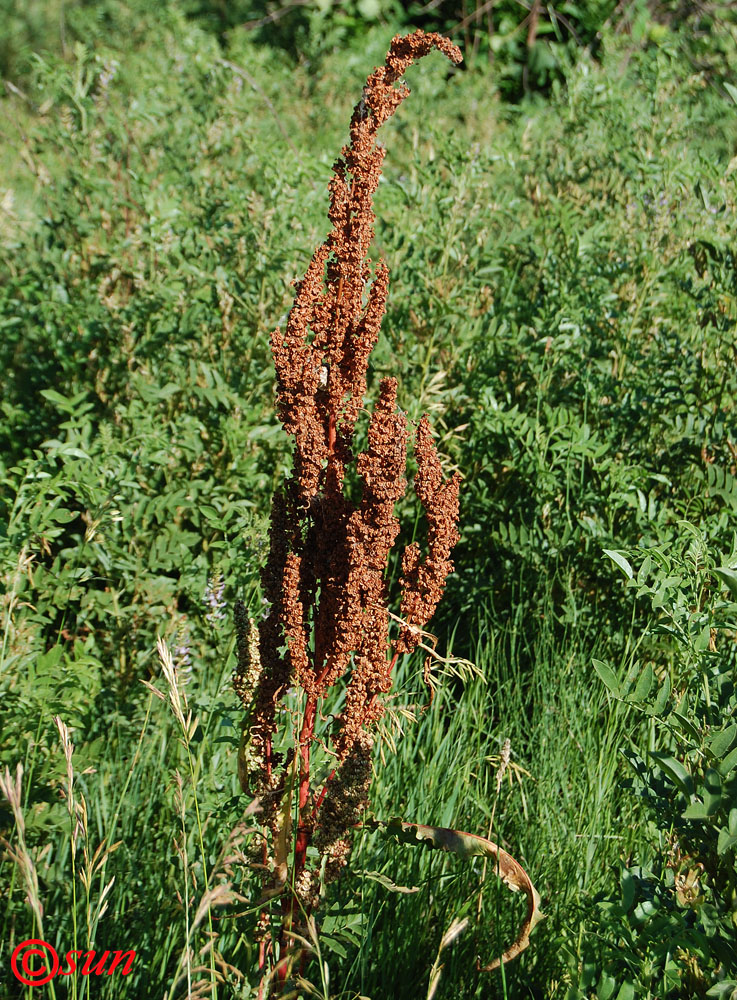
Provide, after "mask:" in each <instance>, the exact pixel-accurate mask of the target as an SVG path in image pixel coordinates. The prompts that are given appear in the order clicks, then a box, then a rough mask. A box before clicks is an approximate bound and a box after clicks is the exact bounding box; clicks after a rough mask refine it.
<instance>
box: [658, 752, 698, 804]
mask: <svg viewBox="0 0 737 1000" xmlns="http://www.w3.org/2000/svg"><path fill="white" fill-rule="evenodd" d="M649 756H650V758H651V759H652V760H654V761H655V763H656V764H657V765H658V767H659V768H660V770H661V771H663V773H664V774H667V775H668V777H669V778H670V779H671V781H673V782H674V783H675V784H676V785H677V786H678V787H679V788H680V789H681V791H682V792H684V793H685V794H686V795H691V794H693V779H692V778H691V775H690V774H689V773H688V771H687V770H686V768H685V767H684V766H683V764H682V763H681V762H680V761H679V760H676V758H675V757H672V756H671V755H670V754H667V753H663V752H662V751H659V750H651V751H650V753H649Z"/></svg>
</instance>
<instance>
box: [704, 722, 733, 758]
mask: <svg viewBox="0 0 737 1000" xmlns="http://www.w3.org/2000/svg"><path fill="white" fill-rule="evenodd" d="M735 738H737V722H733V723H731V725H729V726H725V727H724V729H722V730H721V731H720V732H718V733H714V735H713V736H711V737H710V738H709V739H708V740H707V743H706V746H707V748H708V750H709V752H710V753H711V754H712V755H713V756H714V757H717V758H720V757H724V756H725V754H726V753H727V751H728V750H729V749H731V747H732V744H733V743H734V741H735Z"/></svg>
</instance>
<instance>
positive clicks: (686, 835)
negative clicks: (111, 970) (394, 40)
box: [0, 0, 737, 1000]
mask: <svg viewBox="0 0 737 1000" xmlns="http://www.w3.org/2000/svg"><path fill="white" fill-rule="evenodd" d="M481 6H483V5H477V7H476V10H477V11H479V10H481ZM534 6H535V7H537V6H538V5H536V4H535V5H534ZM3 7H6V8H7V12H6V13H7V16H8V24H11V23H12V26H13V31H12V32H10V31H9V32H8V34H7V36H6V38H5V41H4V43H3V45H4V47H3V48H1V49H0V64H1V65H2V71H3V74H4V77H5V78H6V79H7V81H8V86H6V94H5V96H4V97H3V98H2V100H1V101H0V130H1V133H2V140H3V141H2V145H1V146H0V164H1V165H2V174H0V176H1V177H2V180H1V181H0V268H1V271H0V274H1V278H0V413H1V415H2V419H1V420H0V484H1V485H0V575H1V577H2V591H3V600H2V633H1V636H2V638H1V639H0V642H1V646H0V712H1V713H2V726H1V727H0V774H1V776H2V786H1V787H0V793H1V794H0V835H1V836H2V838H3V847H4V853H3V855H2V859H1V860H0V909H1V911H2V917H1V918H0V926H2V934H1V935H0V986H1V990H0V992H2V994H3V995H7V996H9V997H16V996H17V997H21V996H23V997H25V996H28V997H30V996H31V995H32V994H31V990H30V989H29V988H24V987H22V986H21V984H20V983H18V982H17V981H16V980H15V979H14V977H13V976H12V973H11V971H10V954H11V952H12V950H13V947H14V945H15V944H16V943H18V942H20V941H22V940H24V939H25V938H29V937H43V938H45V939H46V940H48V941H49V942H50V943H52V944H53V945H54V946H55V947H57V948H58V950H59V951H60V952H63V951H65V950H66V949H68V948H79V949H86V948H87V947H97V948H98V949H103V948H110V947H115V948H118V947H119V948H133V949H135V950H136V952H137V961H136V964H135V965H134V967H133V970H132V972H131V974H130V975H128V976H126V977H120V976H119V975H115V976H111V977H109V978H108V977H103V978H102V979H101V980H99V981H97V980H96V981H94V983H93V984H91V983H90V980H89V979H84V978H77V977H70V978H69V979H68V980H55V981H54V982H53V983H51V984H49V986H48V987H44V990H48V995H49V996H52V997H55V996H65V995H67V996H70V997H75V1000H76V998H80V1000H81V998H83V997H84V998H86V997H87V996H88V995H89V994H90V993H95V995H99V996H100V997H109V998H112V997H115V1000H128V998H138V997H142V996H148V995H151V994H152V993H153V992H155V993H156V995H159V993H160V994H161V995H163V996H165V997H166V998H167V1000H174V998H179V997H185V996H188V995H189V996H194V997H196V996H213V997H215V996H218V997H220V998H225V997H233V998H236V997H237V998H247V997H255V996H257V990H258V983H259V974H258V969H257V964H258V946H257V944H256V943H255V941H256V938H255V933H254V932H255V927H256V922H257V920H258V913H259V909H258V906H257V905H256V902H257V899H258V896H259V893H260V882H261V879H260V874H259V872H258V870H257V869H256V868H254V856H253V850H252V848H253V845H254V843H256V842H257V840H258V837H259V833H258V821H259V817H258V814H257V813H255V812H254V811H253V810H252V809H251V808H249V806H250V799H249V797H248V796H246V795H244V794H243V792H242V790H241V787H240V785H239V781H238V774H237V758H238V749H239V741H240V719H241V711H240V707H239V705H238V701H237V698H236V696H235V694H234V693H233V690H232V687H231V673H232V671H233V667H234V664H235V662H236V659H237V650H236V631H235V625H234V620H233V611H232V609H233V607H234V604H235V602H236V601H237V600H240V601H242V602H243V604H244V605H245V607H246V608H247V609H248V610H249V612H250V615H251V617H252V618H254V619H256V620H259V619H260V618H261V617H262V615H263V614H264V607H265V605H264V594H263V591H262V584H261V580H260V571H261V568H262V566H263V564H264V563H265V561H266V558H267V549H268V515H269V506H270V498H271V495H272V493H273V492H274V489H275V488H276V487H277V486H278V485H279V484H281V483H282V482H283V481H284V479H285V476H286V475H287V471H288V469H289V467H290V464H291V453H290V444H289V442H288V439H287V438H286V436H285V435H284V432H283V430H282V428H281V426H280V424H279V422H278V419H277V414H276V410H275V406H274V371H273V365H272V359H271V353H270V345H269V334H270V333H271V331H272V330H273V329H274V327H275V326H277V325H282V326H283V324H284V321H285V319H286V314H287V311H288V309H289V308H290V306H291V303H292V299H293V295H294V292H293V289H292V287H291V284H290V283H291V282H292V281H293V280H294V279H295V278H296V277H298V276H300V275H302V274H303V273H304V272H305V269H306V267H307V264H308V262H309V259H310V256H311V254H312V251H313V248H314V247H315V246H317V245H319V244H320V243H321V242H322V240H323V239H324V238H325V235H326V233H327V231H328V223H327V221H326V215H325V213H326V205H327V189H326V186H327V182H328V180H329V178H330V174H331V167H332V165H333V162H334V159H335V156H336V154H337V151H338V150H339V149H340V148H341V146H342V145H343V144H344V143H345V141H346V139H347V129H346V123H347V122H348V120H349V117H350V113H351V109H352V107H353V104H354V103H355V100H356V98H357V97H358V96H360V88H361V86H362V85H363V82H364V80H365V78H366V75H367V73H368V72H369V71H370V70H371V69H372V68H373V67H374V66H375V65H379V64H380V63H382V62H383V60H384V56H385V53H386V50H387V47H388V44H389V42H390V40H391V37H392V35H393V34H394V33H395V32H396V31H399V30H409V29H411V28H413V27H414V26H416V25H417V24H420V25H422V26H423V27H428V24H427V23H426V20H423V18H425V19H426V18H427V17H428V16H429V15H430V13H432V11H427V10H425V12H424V13H423V12H422V11H421V10H420V9H419V8H418V9H416V10H414V9H411V8H409V6H408V5H406V6H402V5H398V4H397V5H394V4H384V3H383V2H382V3H379V2H376V3H371V2H369V0H359V2H358V3H356V4H355V5H354V4H352V3H350V4H348V3H347V4H345V5H342V4H341V5H339V6H336V7H334V8H331V7H329V6H326V5H318V4H315V5H312V4H304V5H299V8H298V9H296V10H295V11H293V12H292V13H289V14H285V15H284V16H283V17H280V18H278V19H276V20H272V21H271V22H267V23H265V24H262V25H260V26H254V25H253V22H254V21H258V20H259V19H260V20H263V18H264V17H265V16H266V15H267V14H268V13H269V12H268V11H265V10H264V9H263V8H262V7H259V5H256V4H245V3H244V4H243V6H242V8H241V7H240V6H239V5H238V4H234V5H225V4H222V5H220V4H217V3H212V4H208V3H205V2H204V0H203V2H201V3H195V2H192V3H174V2H171V3H168V4H165V5H164V4H162V5H161V6H160V7H159V8H157V9H156V12H155V15H154V14H153V13H151V12H150V11H149V10H147V7H146V5H144V4H142V3H138V0H130V2H129V3H127V4H124V3H120V2H118V0H100V2H98V3H89V4H79V5H68V4H66V5H65V4H61V3H59V4H58V5H56V4H54V3H50V4H38V5H36V4H33V3H29V4H28V5H24V6H21V5H15V4H12V3H9V2H8V0H4V3H3V4H2V6H1V7H0V9H2V8H3ZM70 7H71V9H70ZM568 7H570V8H571V9H570V10H568V13H566V10H567V8H568ZM490 9H491V10H493V13H494V21H493V23H492V24H491V28H492V29H493V31H492V33H491V34H490V33H489V24H488V22H487V21H486V20H485V19H486V14H487V13H488V12H489V11H487V10H483V11H482V12H481V13H480V14H479V15H478V17H477V18H476V19H474V20H473V22H472V23H471V22H469V24H468V25H466V26H464V27H461V28H459V29H458V30H457V31H456V33H455V34H454V35H453V40H454V41H456V42H457V43H459V44H460V45H462V46H463V45H464V44H465V45H466V46H467V47H468V48H469V49H470V52H467V54H466V64H465V66H464V67H463V68H461V69H460V70H455V69H453V68H452V67H451V66H450V64H447V65H446V63H445V62H444V60H442V59H441V57H440V56H438V55H430V56H428V57H427V58H426V59H424V60H423V61H422V62H421V63H420V64H418V65H417V66H416V67H414V68H413V70H412V75H411V77H410V79H409V82H410V85H411V89H412V95H411V98H410V99H409V100H408V101H407V102H406V103H405V104H404V105H403V107H402V108H401V109H400V110H399V112H398V114H397V115H396V116H395V117H394V118H393V119H392V120H391V121H389V122H387V124H386V125H385V126H384V127H383V130H382V133H381V139H382V142H383V143H385V145H386V147H387V156H386V160H385V163H384V168H383V176H382V181H381V183H380V184H379V186H378V190H377V193H376V198H375V205H374V207H375V211H376V215H377V220H376V226H375V228H376V232H375V240H374V243H375V250H376V257H378V256H382V257H383V258H384V259H385V260H386V262H387V265H388V268H389V272H390V276H391V283H390V290H389V297H388V302H387V311H386V315H385V317H384V322H383V326H382V333H381V337H380V338H379V342H378V344H377V347H376V349H375V351H374V353H373V355H372V367H371V371H370V378H369V392H368V396H369V404H368V405H369V406H371V407H372V406H373V405H375V402H376V398H377V396H378V390H379V385H380V382H381V379H383V378H396V379H397V380H398V398H399V401H400V405H401V406H402V407H403V409H405V410H406V412H407V416H408V419H409V420H410V421H414V422H418V421H419V419H420V417H421V416H422V414H423V413H427V414H429V417H430V420H431V422H432V424H433V427H434V430H435V432H436V439H435V440H436V446H437V448H438V450H439V453H440V455H441V458H442V462H443V466H444V469H445V471H446V473H452V472H454V471H456V470H457V471H459V472H460V473H461V476H462V477H463V478H462V483H461V490H460V525H459V531H460V536H461V537H460V541H459V543H458V545H457V546H456V548H455V552H454V562H455V572H454V573H453V575H452V576H451V577H450V578H449V580H448V584H447V588H446V592H445V596H444V598H443V601H442V603H441V604H440V606H439V608H438V610H437V612H436V614H435V616H434V618H433V619H432V620H431V622H430V624H429V626H428V628H429V629H430V630H431V631H432V632H433V633H434V635H435V636H436V637H437V640H438V644H437V648H438V650H439V651H440V652H441V654H442V655H443V656H444V657H445V663H443V662H440V661H438V662H437V663H436V664H435V666H434V668H433V670H432V673H431V682H432V692H430V691H429V690H428V687H427V683H426V682H427V677H424V676H423V660H424V655H423V654H421V653H414V654H412V655H410V656H404V657H401V658H400V659H399V661H398V663H397V671H398V673H397V676H396V678H395V687H394V690H393V693H392V695H391V696H390V697H389V701H388V704H389V707H390V710H389V712H388V713H387V715H386V716H385V718H384V719H383V720H382V722H381V724H380V727H379V730H378V736H377V741H376V747H375V758H374V777H373V781H372V784H371V790H370V794H369V800H370V814H371V815H372V816H376V817H378V818H379V819H390V818H391V817H394V816H399V817H408V818H409V819H411V820H416V821H418V822H423V823H427V824H433V825H435V826H447V827H456V828H459V829H462V830H466V831H473V832H475V833H478V834H482V835H484V836H489V837H491V838H492V839H493V840H494V841H496V842H497V843H499V844H500V845H501V846H502V847H504V848H506V849H508V850H509V851H510V852H511V853H512V854H514V856H515V857H516V858H517V859H518V860H519V861H520V862H522V863H523V864H524V867H525V869H526V870H527V871H528V872H529V874H530V876H531V877H532V879H533V881H534V882H535V885H536V886H537V888H538V890H539V891H540V894H541V896H542V908H543V910H544V912H545V914H546V919H545V921H544V922H542V923H541V924H539V925H538V926H537V927H536V929H535V931H534V934H533V937H532V939H531V944H530V947H529V948H528V949H527V950H526V951H525V952H524V953H523V954H522V955H521V956H520V957H519V958H518V959H516V960H515V961H514V962H513V963H510V964H509V965H507V966H505V967H504V968H503V969H502V970H498V971H495V972H492V973H479V972H478V971H477V957H480V958H481V960H482V964H483V963H484V962H486V961H487V960H488V958H490V957H493V956H494V955H495V954H499V953H500V951H502V950H503V949H504V948H505V947H506V945H507V944H508V943H509V941H510V940H512V939H513V938H514V936H515V933H516V928H517V927H518V926H519V924H520V919H521V917H520V915H521V912H522V911H523V909H524V901H523V900H516V899H515V897H513V896H510V894H509V893H508V892H507V891H506V890H505V889H504V888H503V887H502V888H501V889H500V890H499V891H497V885H496V880H495V879H494V878H493V877H492V876H493V873H492V872H491V871H490V870H489V871H488V872H486V874H487V876H488V877H487V878H486V883H485V887H484V890H483V892H482V893H481V892H480V885H481V882H482V877H483V874H484V872H485V869H484V867H483V863H482V860H481V859H472V860H470V861H467V862H462V861H460V860H459V859H458V858H456V857H454V856H452V855H447V854H442V853H439V852H429V851H428V852H425V851H419V850H413V851H408V850H407V849H406V845H404V844H402V843H398V842H397V843H395V842H394V841H393V840H391V839H387V838H386V836H384V835H383V834H382V832H381V831H380V830H372V829H371V828H369V827H365V828H363V829H361V830H357V831H356V834H355V841H354V846H353V853H352V858H351V864H350V868H349V871H348V873H347V874H345V875H343V876H341V878H339V879H338V880H337V881H336V882H334V883H333V884H332V885H331V886H330V891H329V895H328V896H327V899H326V901H325V902H324V903H323V906H322V907H321V908H320V910H319V911H318V913H317V921H316V923H315V924H312V925H310V928H311V931H310V933H312V939H311V940H310V945H311V948H312V958H311V960H310V962H309V964H308V965H307V966H306V967H305V969H304V976H305V979H304V981H303V982H302V984H301V985H298V987H297V990H298V991H299V995H301V996H304V997H308V996H321V997H325V998H328V997H332V998H337V997H342V998H357V997H370V998H372V1000H384V998H390V997H392V998H394V997H396V998H397V1000H416V998H417V997H426V996H434V997H436V998H443V997H445V998H448V1000H450V998H453V1000H455V998H489V997H494V998H496V997H499V998H524V997H530V998H556V1000H558V998H559V1000H564V998H565V1000H584V998H586V1000H588V998H596V1000H635V998H637V1000H640V998H642V1000H675V998H692V997H706V996H708V997H718V998H723V1000H725V998H729V997H735V996H737V946H736V945H735V940H736V939H737V879H736V878H735V848H736V847H737V718H736V717H735V716H736V714H737V689H736V687H735V684H736V682H737V677H736V670H737V660H736V651H737V645H736V642H735V640H736V639H737V530H736V529H737V416H736V414H735V400H737V351H736V350H735V323H736V321H737V256H736V255H735V248H734V215H735V206H736V202H737V80H735V72H736V70H737V18H736V17H735V14H734V10H733V9H731V6H730V5H728V4H725V5H724V6H720V5H719V4H713V5H706V6H699V7H696V6H693V7H692V6H691V5H687V4H675V3H672V4H671V3H663V4H661V5H660V6H659V7H656V6H655V5H652V4H651V5H646V4H644V3H634V4H631V5H624V6H622V5H620V6H619V7H617V6H616V5H615V4H613V3H611V4H606V3H604V2H603V0H602V2H589V3H582V4H580V5H577V6H574V5H566V9H563V10H561V14H562V15H563V17H564V18H565V19H566V20H567V21H568V22H569V24H570V26H571V27H572V28H573V29H574V32H575V36H574V35H573V34H571V33H570V32H568V31H567V29H566V28H565V24H564V22H563V21H562V20H561V19H560V18H558V17H556V16H553V15H551V13H550V11H548V12H541V11H538V18H539V28H537V29H536V32H535V36H534V37H533V38H532V44H531V45H529V46H528V45H527V41H528V40H529V29H530V26H531V21H530V19H529V16H526V15H529V14H530V13H531V12H527V11H525V10H522V8H520V7H519V5H516V4H512V3H506V0H502V2H500V3H499V4H498V5H496V7H494V8H493V9H492V8H490ZM469 10H470V7H469ZM520 11H521V13H520ZM234 12H236V13H237V16H236V13H234ZM272 13H273V12H272ZM465 16H466V15H465V14H461V16H460V17H458V18H457V21H456V22H453V15H452V13H451V12H450V8H449V9H448V11H447V12H445V11H444V9H443V6H442V5H440V7H439V8H438V12H437V19H438V20H437V22H436V23H435V24H431V25H429V27H437V28H439V29H445V30H448V29H450V28H453V26H454V24H457V23H458V22H460V21H462V20H463V17H465ZM505 18H506V21H505ZM443 19H445V20H443ZM451 22H453V23H451ZM482 23H483V30H482ZM503 25H506V27H505V28H504V30H502V26H503ZM464 33H465V34H467V37H464ZM520 39H521V41H520ZM533 50H534V52H535V55H534V57H533V55H532V53H533ZM366 426H367V424H366V421H365V420H364V422H363V423H360V422H359V425H358V428H357V431H356V434H357V437H358V439H359V443H363V442H365V440H366V433H367V431H366ZM396 513H397V516H398V518H399V522H400V524H401V525H402V528H401V532H400V535H399V539H398V546H399V549H400V550H401V548H402V547H403V546H404V545H405V544H407V543H410V542H412V541H413V539H414V538H415V535H417V536H421V535H422V534H423V533H424V530H425V529H424V525H423V522H422V518H421V515H418V514H417V513H416V512H415V508H414V505H413V504H412V502H411V500H410V499H407V500H405V499H402V500H400V501H399V502H398V504H397V508H396ZM400 575H401V567H400V565H399V563H398V560H397V559H395V558H394V557H392V558H391V559H390V561H389V569H388V574H387V579H388V581H389V608H390V609H391V608H394V610H395V611H396V612H397V613H398V609H399V603H400V586H399V577H400ZM392 601H394V604H392ZM159 638H160V639H161V640H162V641H161V642H160V643H159V646H158V648H157V639H159ZM431 694H432V696H431ZM507 741H509V742H508V743H507ZM507 758H508V759H507ZM505 762H506V764H505ZM6 769H7V770H6ZM408 890H412V891H408ZM413 890H417V891H413ZM449 932H450V933H449ZM39 993H40V991H38V990H37V991H36V992H35V995H39Z"/></svg>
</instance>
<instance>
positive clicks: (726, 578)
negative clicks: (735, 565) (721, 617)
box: [712, 566, 737, 601]
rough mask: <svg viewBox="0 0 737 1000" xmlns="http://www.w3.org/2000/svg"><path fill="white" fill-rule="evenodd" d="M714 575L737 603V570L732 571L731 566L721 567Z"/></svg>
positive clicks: (714, 571) (715, 570) (714, 570)
mask: <svg viewBox="0 0 737 1000" xmlns="http://www.w3.org/2000/svg"><path fill="white" fill-rule="evenodd" d="M712 573H713V574H714V576H716V577H717V578H718V579H719V580H721V582H722V583H723V584H724V586H725V587H726V588H727V589H728V590H729V592H730V594H731V595H732V598H733V599H734V600H735V601H737V569H732V568H731V567H730V566H721V567H720V568H719V569H713V570H712Z"/></svg>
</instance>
